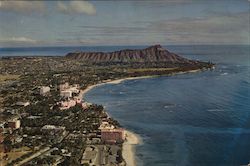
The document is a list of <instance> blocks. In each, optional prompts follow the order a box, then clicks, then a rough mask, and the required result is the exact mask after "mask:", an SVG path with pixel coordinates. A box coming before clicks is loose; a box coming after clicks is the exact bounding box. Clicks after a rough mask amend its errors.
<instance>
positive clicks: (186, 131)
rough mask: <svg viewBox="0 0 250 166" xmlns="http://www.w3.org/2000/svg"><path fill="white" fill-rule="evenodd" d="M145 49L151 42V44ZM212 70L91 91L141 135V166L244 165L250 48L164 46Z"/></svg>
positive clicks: (31, 51)
mask: <svg viewBox="0 0 250 166" xmlns="http://www.w3.org/2000/svg"><path fill="white" fill-rule="evenodd" d="M144 47H145V46H144ZM144 47H143V46H134V47H127V46H119V47H112V46H108V47H105V46H99V47H48V48H1V49H0V56H6V55H8V56H16V55H18V56H23V55H29V56H30V55H34V56H38V55H50V56H63V55H65V54H66V53H67V52H71V51H76V50H82V51H114V50H120V49H123V48H144ZM164 47H165V48H167V49H168V50H170V51H172V52H175V53H177V54H179V55H181V56H184V57H186V58H190V59H198V60H204V61H211V62H213V63H215V64H216V68H215V69H214V70H212V71H205V72H198V73H189V74H182V75H175V76H162V77H155V78H147V79H138V80H127V81H124V82H122V83H120V84H106V85H103V86H98V87H96V88H94V89H93V90H91V91H89V92H88V93H87V95H86V100H88V101H90V102H93V103H97V104H102V105H104V106H105V108H106V111H107V112H108V113H109V114H110V115H111V116H112V117H114V118H115V119H117V120H118V121H119V122H120V123H121V125H122V126H124V127H125V128H127V129H129V130H131V131H133V132H135V133H137V134H139V135H140V136H141V137H142V139H143V144H142V145H139V146H137V147H136V158H137V160H138V165H139V166H141V165H143V166H239V165H246V164H248V163H249V161H250V48H249V46H241V45H236V46H234V45H230V46H204V45H203V46H164Z"/></svg>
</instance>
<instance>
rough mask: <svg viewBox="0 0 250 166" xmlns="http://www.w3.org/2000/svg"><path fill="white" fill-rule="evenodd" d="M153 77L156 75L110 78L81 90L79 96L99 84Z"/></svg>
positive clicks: (82, 95)
mask: <svg viewBox="0 0 250 166" xmlns="http://www.w3.org/2000/svg"><path fill="white" fill-rule="evenodd" d="M152 77H154V76H141V77H127V78H122V79H117V80H110V81H106V82H102V83H99V84H95V85H90V86H88V87H87V88H86V89H84V90H81V91H80V93H79V95H78V97H79V98H82V97H84V96H85V94H86V93H87V92H88V91H90V90H91V89H93V88H95V87H97V86H101V85H104V84H120V83H121V82H123V81H125V80H137V79H145V78H152Z"/></svg>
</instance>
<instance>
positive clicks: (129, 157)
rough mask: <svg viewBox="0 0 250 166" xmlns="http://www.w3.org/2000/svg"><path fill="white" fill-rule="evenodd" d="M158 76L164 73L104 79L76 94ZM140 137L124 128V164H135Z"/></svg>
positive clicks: (81, 96)
mask: <svg viewBox="0 0 250 166" xmlns="http://www.w3.org/2000/svg"><path fill="white" fill-rule="evenodd" d="M200 71H202V69H195V70H189V71H184V72H183V71H181V72H175V73H171V74H169V75H165V76H173V75H177V74H185V73H196V72H200ZM158 76H164V75H150V76H138V77H127V78H121V79H116V80H106V81H103V82H101V83H98V84H94V85H89V86H87V87H86V88H85V89H84V90H80V93H79V95H78V98H80V99H82V98H84V96H85V95H86V93H87V92H89V91H90V90H92V89H93V88H95V87H98V86H101V85H105V84H120V83H122V82H123V81H126V80H137V79H146V78H154V77H158ZM142 143H143V142H142V138H141V137H140V135H138V134H136V133H133V132H132V131H129V130H127V129H125V141H124V143H123V145H122V157H123V159H124V160H125V163H126V166H136V165H137V163H136V155H135V147H136V145H140V144H142Z"/></svg>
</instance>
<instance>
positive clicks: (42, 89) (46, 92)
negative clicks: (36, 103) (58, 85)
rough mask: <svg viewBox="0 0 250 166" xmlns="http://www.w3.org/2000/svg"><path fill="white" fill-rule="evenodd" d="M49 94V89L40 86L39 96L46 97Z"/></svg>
mask: <svg viewBox="0 0 250 166" xmlns="http://www.w3.org/2000/svg"><path fill="white" fill-rule="evenodd" d="M49 92H50V87H48V86H42V87H41V88H40V95H46V94H48V93H49Z"/></svg>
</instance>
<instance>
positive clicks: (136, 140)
mask: <svg viewBox="0 0 250 166" xmlns="http://www.w3.org/2000/svg"><path fill="white" fill-rule="evenodd" d="M142 143H143V142H142V138H141V137H140V136H139V135H138V134H136V133H133V132H131V131H129V130H125V141H124V143H123V145H122V157H123V159H124V160H125V162H126V165H127V166H136V165H137V164H136V157H135V146H136V145H140V144H142Z"/></svg>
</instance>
